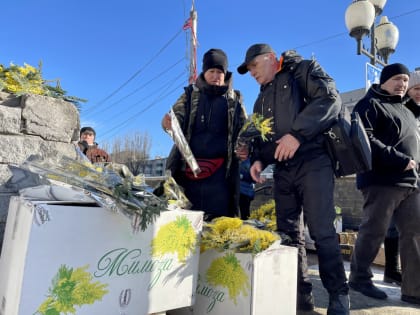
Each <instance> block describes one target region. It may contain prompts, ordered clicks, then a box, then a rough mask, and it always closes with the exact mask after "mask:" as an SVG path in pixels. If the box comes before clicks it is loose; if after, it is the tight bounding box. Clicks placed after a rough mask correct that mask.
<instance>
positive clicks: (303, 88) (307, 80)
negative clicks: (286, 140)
mask: <svg viewBox="0 0 420 315" xmlns="http://www.w3.org/2000/svg"><path fill="white" fill-rule="evenodd" d="M282 57H283V64H282V68H281V70H280V71H279V72H278V73H277V74H276V76H275V78H274V80H273V81H271V82H270V83H267V84H265V85H262V86H261V89H260V93H259V95H258V98H257V100H256V101H255V104H254V113H259V114H261V113H262V114H263V115H264V117H266V118H268V117H273V118H274V126H273V131H274V134H273V135H271V137H269V138H270V139H269V140H270V141H267V142H263V141H262V140H261V139H257V140H255V141H254V145H253V153H252V159H251V160H252V162H254V161H255V160H260V161H261V162H263V164H264V165H265V166H266V165H268V164H271V163H274V162H275V160H274V151H275V148H276V146H277V144H276V143H275V141H276V140H278V139H280V138H281V137H282V136H284V135H285V134H287V133H290V134H292V135H293V136H294V137H296V138H297V139H298V140H299V142H300V147H299V149H298V150H297V151H296V153H295V156H294V157H293V159H301V158H305V159H311V158H312V157H315V156H317V155H319V154H320V153H325V152H326V149H325V139H324V138H325V137H324V135H323V132H324V131H325V130H326V129H327V128H328V127H330V126H331V125H332V123H333V122H334V121H335V120H336V118H337V116H338V113H339V111H340V109H341V98H340V95H339V94H338V91H337V89H336V86H335V82H334V80H333V79H332V78H331V77H330V76H329V75H328V74H327V73H326V72H325V71H324V70H323V69H322V68H321V66H320V65H319V64H318V62H316V61H312V62H311V63H310V65H309V67H305V66H301V65H304V63H302V61H303V59H302V57H301V56H300V55H298V54H297V53H296V52H295V51H286V52H284V53H283V54H282ZM304 62H306V63H308V61H304Z"/></svg>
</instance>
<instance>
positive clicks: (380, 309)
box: [297, 254, 420, 315]
mask: <svg viewBox="0 0 420 315" xmlns="http://www.w3.org/2000/svg"><path fill="white" fill-rule="evenodd" d="M314 256H315V257H316V255H314V254H309V255H308V263H309V264H310V263H311V262H316V258H314ZM345 269H346V273H347V276H348V275H349V272H350V262H349V261H345ZM372 272H373V273H374V277H373V282H374V284H375V285H376V286H378V288H380V289H381V290H384V291H385V292H386V294H387V295H388V298H387V299H386V300H377V299H372V298H370V297H367V296H364V295H363V294H361V293H359V292H357V291H354V290H352V289H350V314H351V315H420V306H419V307H416V306H415V305H413V304H409V303H406V302H403V301H401V290H400V287H399V286H396V285H393V284H388V283H384V282H383V281H382V279H383V267H379V266H373V268H372ZM309 275H310V278H311V281H312V284H313V294H314V299H315V310H314V311H313V312H298V313H297V315H310V314H311V315H315V314H316V315H326V314H327V307H328V293H327V291H326V290H325V289H324V287H323V285H322V283H321V279H320V277H319V271H318V264H317V263H314V264H312V265H310V266H309Z"/></svg>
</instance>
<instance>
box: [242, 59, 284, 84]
mask: <svg viewBox="0 0 420 315" xmlns="http://www.w3.org/2000/svg"><path fill="white" fill-rule="evenodd" d="M275 64H276V57H275V56H274V54H273V53H268V54H263V55H259V56H257V57H255V58H254V59H253V60H252V61H251V62H250V63H249V64H248V66H247V69H248V71H249V73H250V74H251V76H253V77H254V79H255V80H256V81H257V82H258V83H259V84H267V83H269V82H271V81H273V79H274V76H275V74H276V70H277V69H276V67H275Z"/></svg>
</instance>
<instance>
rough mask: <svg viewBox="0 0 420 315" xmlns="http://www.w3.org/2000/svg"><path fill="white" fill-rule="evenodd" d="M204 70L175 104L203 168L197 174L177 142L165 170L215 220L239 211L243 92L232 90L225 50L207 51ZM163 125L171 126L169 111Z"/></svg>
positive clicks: (175, 110)
mask: <svg viewBox="0 0 420 315" xmlns="http://www.w3.org/2000/svg"><path fill="white" fill-rule="evenodd" d="M202 68H203V71H202V73H201V74H200V75H199V77H198V78H197V81H196V83H195V84H191V85H189V86H188V87H186V88H185V92H184V93H183V94H182V95H181V96H180V97H179V99H178V100H177V101H176V103H175V105H173V107H172V109H173V111H174V113H175V115H176V117H177V118H178V121H179V123H180V125H181V126H182V129H183V133H184V135H185V138H186V139H187V141H188V144H189V146H190V148H191V151H192V153H193V155H194V157H195V158H196V160H197V162H198V164H199V166H200V169H201V172H200V173H199V174H198V175H197V176H194V173H193V172H192V170H191V169H190V168H189V166H188V165H187V164H186V161H185V160H184V159H182V158H181V156H180V154H179V151H178V149H177V148H176V147H175V146H174V147H173V149H172V151H171V153H170V154H169V157H168V161H167V168H168V169H170V170H171V172H172V176H173V177H174V178H175V179H176V181H177V183H178V184H179V185H180V186H181V187H183V188H184V192H185V195H186V196H187V198H188V199H189V201H190V202H191V203H192V206H191V209H194V210H201V211H204V219H205V220H206V221H211V220H212V219H213V218H216V217H220V216H230V217H231V216H234V215H235V214H237V211H238V201H239V160H238V158H237V157H236V154H235V151H234V150H235V143H236V139H237V137H238V133H239V130H240V129H241V127H242V126H243V124H244V121H245V117H246V112H245V109H244V107H243V106H242V97H241V94H240V93H239V91H236V90H233V89H232V73H231V72H229V71H228V70H227V69H228V60H227V57H226V54H225V52H224V51H223V50H221V49H210V50H208V51H207V52H206V53H205V54H204V56H203V67H202ZM162 127H163V128H164V130H165V131H167V130H171V128H172V125H171V118H170V116H169V114H166V115H165V116H164V117H163V120H162Z"/></svg>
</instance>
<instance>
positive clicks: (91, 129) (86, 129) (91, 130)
mask: <svg viewBox="0 0 420 315" xmlns="http://www.w3.org/2000/svg"><path fill="white" fill-rule="evenodd" d="M86 131H88V132H89V131H90V132H92V133H93V135H94V136H95V137H96V132H95V130H94V129H93V128H92V127H83V128H82V129H80V135H82V133H85V132H86Z"/></svg>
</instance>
